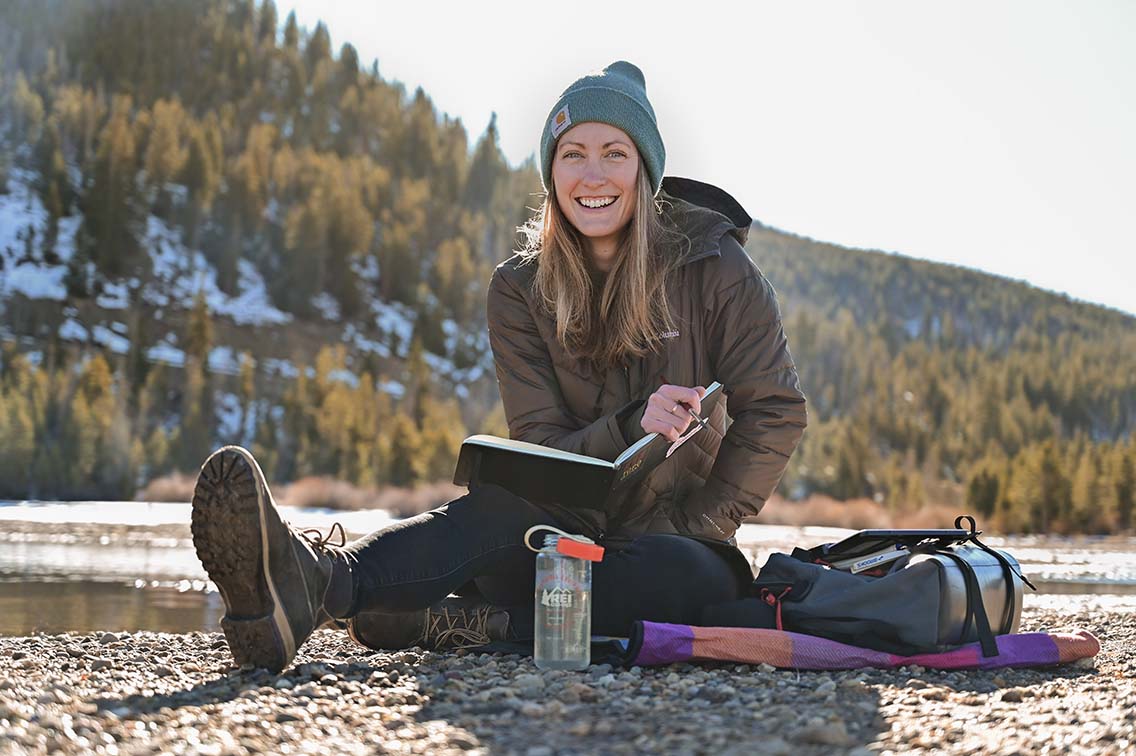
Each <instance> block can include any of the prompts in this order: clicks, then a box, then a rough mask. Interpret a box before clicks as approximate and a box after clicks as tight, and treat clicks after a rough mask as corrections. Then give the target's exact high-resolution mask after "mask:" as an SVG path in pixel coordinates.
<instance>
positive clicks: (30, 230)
mask: <svg viewBox="0 0 1136 756" xmlns="http://www.w3.org/2000/svg"><path fill="white" fill-rule="evenodd" d="M34 180H35V176H34V175H33V174H32V173H31V172H30V171H26V170H23V169H20V168H13V169H12V170H11V173H10V174H9V177H8V193H7V194H0V271H2V272H3V275H0V298H4V299H6V298H8V297H10V296H12V295H13V294H23V295H24V296H25V297H27V298H28V299H52V300H55V301H62V300H64V299H66V298H67V287H66V286H65V285H64V283H63V279H64V277H65V276H66V275H67V267H66V265H49V264H48V263H46V262H44V260H43V255H42V247H43V235H44V232H45V231H46V228H47V210H45V209H44V206H43V202H41V201H40V198H39V195H38V194H36V192H35V191H34V190H33V189H32V186H33V182H34ZM81 220H82V219H81V218H80V217H79V216H77V215H75V216H70V217H67V218H61V219H60V221H59V232H58V236H57V237H56V242H55V246H54V248H53V250H54V251H55V253H56V254H57V255H58V256H59V258H60V259H61V260H62V261H63V262H64V263H66V261H67V260H70V259H71V255H72V253H73V250H74V249H75V234H76V232H77V231H78V230H79V223H80V221H81ZM29 253H30V256H29Z"/></svg>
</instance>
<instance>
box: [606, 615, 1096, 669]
mask: <svg viewBox="0 0 1136 756" xmlns="http://www.w3.org/2000/svg"><path fill="white" fill-rule="evenodd" d="M642 629H643V634H642V643H641V644H640V645H639V648H638V651H637V653H635V656H634V658H633V659H632V660H631V661H630V662H628V664H629V665H632V664H635V665H640V666H646V665H652V664H670V663H672V662H686V661H732V662H741V663H743V664H770V665H772V666H774V667H781V668H784V669H858V668H860V667H879V668H884V669H887V668H891V667H902V666H904V665H908V664H918V665H919V666H921V667H927V668H930V669H996V668H999V667H1041V666H1048V665H1051V664H1062V663H1065V662H1071V661H1076V660H1078V659H1086V658H1090V657H1093V656H1096V655H1097V653H1098V652H1099V651H1100V641H1098V640H1097V639H1096V637H1095V636H1094V635H1093V634H1092V633H1090V632H1089V631H1087V630H1076V631H1073V632H1067V633H1017V634H1013V635H999V636H998V637H997V638H996V640H997V642H998V655H997V656H991V657H983V656H982V649H981V648H980V647H979V645H978V644H977V643H971V644H968V645H965V646H960V647H959V648H956V649H953V650H951V651H943V652H940V653H933V654H917V655H915V656H898V655H896V654H888V653H884V652H882V651H872V650H870V649H866V648H857V647H856V646H849V645H846V644H844V643H837V642H836V641H831V640H826V639H824V638H817V637H815V636H812V635H802V634H801V633H791V632H788V631H782V630H761V629H756V628H739V627H693V626H691V625H668V624H663V623H658V622H643V623H642Z"/></svg>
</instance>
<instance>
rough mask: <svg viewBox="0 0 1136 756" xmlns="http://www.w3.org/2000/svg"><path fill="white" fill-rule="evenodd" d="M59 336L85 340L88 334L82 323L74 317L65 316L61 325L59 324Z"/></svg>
mask: <svg viewBox="0 0 1136 756" xmlns="http://www.w3.org/2000/svg"><path fill="white" fill-rule="evenodd" d="M59 338H61V339H64V340H66V341H82V342H86V341H87V339H88V338H89V335H88V333H87V329H86V328H84V327H83V324H82V323H80V322H79V321H78V320H75V318H67V320H65V321H64V322H63V325H61V326H59Z"/></svg>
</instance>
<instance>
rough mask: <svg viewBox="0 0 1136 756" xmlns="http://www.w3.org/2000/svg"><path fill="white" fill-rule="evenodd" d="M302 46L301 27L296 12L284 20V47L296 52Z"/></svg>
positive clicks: (291, 12)
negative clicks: (297, 21)
mask: <svg viewBox="0 0 1136 756" xmlns="http://www.w3.org/2000/svg"><path fill="white" fill-rule="evenodd" d="M299 46H300V27H299V25H298V24H297V23H296V11H290V12H289V13H288V18H287V19H285V20H284V47H285V49H288V50H296V49H298V48H299Z"/></svg>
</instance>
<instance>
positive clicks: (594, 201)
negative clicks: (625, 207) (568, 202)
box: [576, 197, 618, 210]
mask: <svg viewBox="0 0 1136 756" xmlns="http://www.w3.org/2000/svg"><path fill="white" fill-rule="evenodd" d="M616 199H618V198H617V197H577V198H576V201H577V202H579V203H580V204H581V205H583V206H584V207H587V208H591V209H592V210H598V209H599V208H601V207H607V206H608V205H610V204H612V203H614V202H615V201H616Z"/></svg>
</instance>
